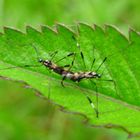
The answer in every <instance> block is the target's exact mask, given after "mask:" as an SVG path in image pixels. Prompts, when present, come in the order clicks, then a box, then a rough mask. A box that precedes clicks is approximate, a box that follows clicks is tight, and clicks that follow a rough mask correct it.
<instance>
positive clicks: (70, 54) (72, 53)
mask: <svg viewBox="0 0 140 140" xmlns="http://www.w3.org/2000/svg"><path fill="white" fill-rule="evenodd" d="M74 54H75V53H74V52H71V53H69V54H68V55H67V56H64V57H63V58H61V59H59V60H57V61H56V62H55V63H58V62H60V61H62V60H63V59H65V58H67V57H70V56H73V55H74Z"/></svg>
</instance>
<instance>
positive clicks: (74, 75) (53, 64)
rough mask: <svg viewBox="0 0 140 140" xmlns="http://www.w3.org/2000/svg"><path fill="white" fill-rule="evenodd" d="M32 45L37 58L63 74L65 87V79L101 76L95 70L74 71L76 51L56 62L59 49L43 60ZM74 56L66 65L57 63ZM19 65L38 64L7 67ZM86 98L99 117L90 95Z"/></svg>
mask: <svg viewBox="0 0 140 140" xmlns="http://www.w3.org/2000/svg"><path fill="white" fill-rule="evenodd" d="M31 46H32V47H33V48H34V50H35V52H36V54H37V60H38V62H39V63H41V64H42V65H44V66H45V67H46V68H48V69H49V70H51V71H53V72H54V73H56V74H58V75H60V76H62V81H61V85H62V86H63V87H64V84H63V81H64V80H65V79H70V80H72V81H73V82H80V81H81V80H82V79H90V78H100V77H101V75H100V74H97V73H95V72H73V71H71V68H72V66H73V64H74V61H75V56H76V53H74V52H71V53H69V54H68V55H67V56H65V57H63V58H61V59H59V60H57V61H56V62H54V61H53V59H54V57H55V56H56V54H57V53H58V51H55V52H53V53H52V54H51V59H50V60H43V59H41V58H40V57H39V53H38V50H37V48H36V47H35V45H31ZM72 56H73V60H72V62H71V64H70V65H64V66H59V65H57V63H58V62H59V61H61V60H63V59H66V58H67V57H72ZM38 66H39V65H37V67H38ZM17 67H36V66H35V65H24V66H13V67H8V68H5V69H10V68H17ZM66 67H68V69H66ZM86 98H87V100H88V101H89V103H90V105H91V107H92V108H93V109H94V110H95V113H96V116H97V117H98V109H97V108H96V107H95V105H94V104H93V102H92V100H91V99H90V97H89V96H87V95H86Z"/></svg>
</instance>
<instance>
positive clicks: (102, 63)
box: [96, 57, 107, 72]
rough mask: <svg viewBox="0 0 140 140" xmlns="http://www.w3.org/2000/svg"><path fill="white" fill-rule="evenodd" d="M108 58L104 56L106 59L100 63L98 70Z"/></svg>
mask: <svg viewBox="0 0 140 140" xmlns="http://www.w3.org/2000/svg"><path fill="white" fill-rule="evenodd" d="M106 60H107V57H105V58H104V60H103V61H102V63H101V64H100V65H99V67H98V68H97V70H96V72H97V71H98V70H99V69H100V68H101V66H102V65H103V64H104V62H105V61H106Z"/></svg>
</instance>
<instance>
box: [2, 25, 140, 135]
mask: <svg viewBox="0 0 140 140" xmlns="http://www.w3.org/2000/svg"><path fill="white" fill-rule="evenodd" d="M26 29H27V30H26V33H25V34H24V33H21V32H20V31H17V30H15V29H10V28H4V34H1V35H0V47H1V48H0V60H1V61H0V75H1V76H3V77H8V78H10V79H13V80H16V81H24V82H26V83H27V84H28V85H30V86H31V87H32V88H34V89H36V90H38V91H39V92H40V93H42V94H43V95H44V96H46V97H48V96H49V95H50V100H51V101H53V102H54V103H56V104H59V105H61V106H63V107H65V108H66V110H69V111H71V112H79V113H80V114H81V115H82V114H83V115H84V116H87V118H89V120H90V124H93V125H94V126H103V127H109V128H110V127H112V128H120V129H121V130H124V131H126V132H127V133H128V134H129V136H133V134H134V133H135V134H137V133H138V132H139V130H140V126H139V124H140V118H139V116H140V112H139V106H140V101H139V100H140V86H139V85H140V80H139V79H140V72H139V68H140V57H139V56H140V48H139V44H140V39H139V38H140V36H139V34H137V33H136V32H135V31H133V30H130V38H129V39H127V38H126V37H124V36H123V35H122V34H121V33H120V32H119V31H117V30H116V28H114V27H112V26H108V25H106V27H105V29H104V30H103V29H102V28H100V27H98V26H94V28H93V27H92V26H88V25H86V24H82V23H81V24H79V25H78V27H77V30H75V32H74V31H71V29H69V28H66V27H65V26H64V25H60V24H59V25H57V30H56V29H50V28H49V27H47V26H42V27H41V32H40V31H37V30H36V29H33V28H32V27H27V28H26ZM77 44H79V45H80V48H78V47H77ZM33 46H35V47H36V48H37V52H38V54H37V53H36V51H35V49H34V47H33ZM55 51H58V54H57V55H56V56H55V57H54V59H53V62H56V61H58V60H59V59H61V58H63V57H65V56H67V55H68V54H69V53H70V52H75V53H76V58H75V61H74V66H73V67H72V69H71V71H74V72H80V71H90V68H91V65H92V61H93V60H94V58H95V64H94V65H93V70H92V71H96V70H97V69H98V67H99V65H100V64H101V63H102V62H103V60H104V58H105V57H107V60H106V61H105V63H104V64H103V65H102V66H101V68H100V69H99V71H98V73H99V74H102V73H103V75H102V78H101V79H93V80H92V82H91V80H88V79H86V80H82V81H81V82H80V83H79V84H77V83H74V82H72V81H70V80H65V81H64V85H65V87H62V85H61V79H62V76H61V75H58V74H56V73H54V72H50V71H49V70H48V69H46V67H44V66H42V65H41V64H40V63H39V62H38V55H39V57H40V58H42V59H45V60H50V59H51V54H52V53H53V52H55ZM80 52H82V53H83V54H84V61H85V65H86V66H84V63H83V60H82V59H81V55H80ZM72 60H73V57H67V58H66V59H64V60H62V61H60V62H58V63H57V65H59V66H64V65H67V64H71V62H72ZM25 65H35V67H25ZM38 65H40V66H38ZM10 67H16V68H10ZM103 80H113V81H114V82H108V81H103ZM93 82H95V83H96V84H97V89H98V93H99V102H98V105H99V118H96V114H95V112H94V110H93V109H92V108H91V106H90V104H89V102H88V100H87V98H86V95H88V96H89V97H90V98H91V99H92V101H93V103H94V104H95V106H96V104H97V103H96V86H95V84H94V83H93ZM115 85H116V86H115Z"/></svg>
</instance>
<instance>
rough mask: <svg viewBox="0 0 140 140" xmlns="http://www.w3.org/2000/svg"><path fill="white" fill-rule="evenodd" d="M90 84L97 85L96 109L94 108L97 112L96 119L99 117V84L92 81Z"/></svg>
mask: <svg viewBox="0 0 140 140" xmlns="http://www.w3.org/2000/svg"><path fill="white" fill-rule="evenodd" d="M90 82H91V83H93V84H94V85H95V89H96V107H94V108H93V109H94V110H95V112H96V117H97V118H98V117H99V95H98V88H97V84H96V83H95V82H93V81H92V80H90ZM91 106H92V105H91Z"/></svg>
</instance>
